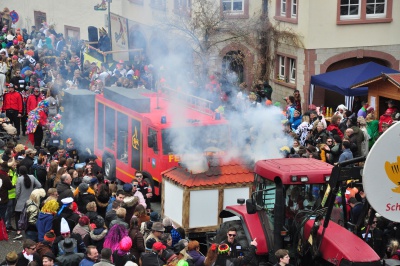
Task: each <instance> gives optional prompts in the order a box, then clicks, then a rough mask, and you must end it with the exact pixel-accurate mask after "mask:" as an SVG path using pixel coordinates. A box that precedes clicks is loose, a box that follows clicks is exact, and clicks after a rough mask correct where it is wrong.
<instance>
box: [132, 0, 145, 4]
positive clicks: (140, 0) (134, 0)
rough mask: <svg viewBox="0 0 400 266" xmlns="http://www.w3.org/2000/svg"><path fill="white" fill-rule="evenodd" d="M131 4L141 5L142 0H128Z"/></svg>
mask: <svg viewBox="0 0 400 266" xmlns="http://www.w3.org/2000/svg"><path fill="white" fill-rule="evenodd" d="M129 2H131V3H132V4H137V5H143V0H129Z"/></svg>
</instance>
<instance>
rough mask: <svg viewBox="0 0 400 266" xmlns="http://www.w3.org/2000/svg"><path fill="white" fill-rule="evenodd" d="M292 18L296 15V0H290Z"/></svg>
mask: <svg viewBox="0 0 400 266" xmlns="http://www.w3.org/2000/svg"><path fill="white" fill-rule="evenodd" d="M291 16H292V18H296V17H297V0H292V14H291Z"/></svg>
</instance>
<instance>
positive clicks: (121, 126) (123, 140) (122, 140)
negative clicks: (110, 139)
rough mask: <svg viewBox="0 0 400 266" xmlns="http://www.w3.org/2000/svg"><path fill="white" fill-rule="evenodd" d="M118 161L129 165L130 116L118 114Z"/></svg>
mask: <svg viewBox="0 0 400 266" xmlns="http://www.w3.org/2000/svg"><path fill="white" fill-rule="evenodd" d="M117 130H118V132H117V134H118V137H117V141H116V144H117V159H118V160H120V161H121V162H123V163H126V164H127V163H128V116H127V115H125V114H123V113H120V112H117Z"/></svg>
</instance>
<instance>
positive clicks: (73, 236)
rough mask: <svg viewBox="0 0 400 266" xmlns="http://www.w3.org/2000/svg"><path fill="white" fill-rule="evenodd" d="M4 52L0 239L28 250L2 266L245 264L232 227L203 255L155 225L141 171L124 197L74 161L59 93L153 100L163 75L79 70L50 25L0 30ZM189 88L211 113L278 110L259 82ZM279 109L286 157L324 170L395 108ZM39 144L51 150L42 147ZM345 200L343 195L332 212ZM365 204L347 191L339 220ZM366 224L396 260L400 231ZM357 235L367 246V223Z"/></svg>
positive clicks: (141, 60)
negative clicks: (6, 129) (114, 90)
mask: <svg viewBox="0 0 400 266" xmlns="http://www.w3.org/2000/svg"><path fill="white" fill-rule="evenodd" d="M107 38H108V37H107V32H106V31H105V30H104V29H101V30H100V40H99V50H100V51H107V50H108V49H109V39H107ZM0 42H1V45H2V49H1V50H0V97H2V101H3V104H2V113H5V117H7V118H8V119H9V120H10V124H11V125H13V126H14V127H15V129H16V134H15V137H14V141H13V140H7V141H3V140H0V146H2V149H3V150H4V152H3V154H2V156H1V160H0V218H1V223H0V227H1V228H0V229H2V230H0V231H1V232H0V237H1V238H0V240H6V238H7V237H8V236H10V238H11V235H13V237H12V238H13V239H14V240H23V244H22V249H21V250H19V251H13V252H10V253H8V254H7V256H6V258H4V261H3V262H2V263H0V265H18V266H26V265H31V266H32V265H40V266H41V265H43V266H49V265H58V266H69V265H71V266H76V265H80V266H88V265H116V266H123V265H136V264H139V265H144V266H148V265H149V266H150V265H157V266H159V265H179V266H186V265H190V266H203V265H204V266H212V265H220V266H225V265H232V264H234V265H249V264H252V260H253V259H254V257H255V249H256V247H257V241H256V239H255V240H253V241H252V242H251V243H250V248H249V250H248V251H247V252H245V254H240V255H239V251H237V250H236V248H235V247H236V246H238V243H237V241H236V240H235V237H236V235H237V231H236V228H229V229H228V232H227V234H226V240H225V241H223V242H222V243H219V244H212V245H211V246H210V247H209V249H208V252H207V254H206V256H204V255H203V254H202V253H201V252H200V243H199V242H198V241H195V240H189V239H187V237H186V235H185V231H184V229H183V228H179V227H178V228H175V227H174V225H173V223H172V221H171V219H170V218H168V217H163V218H161V217H160V215H159V214H158V213H156V212H154V211H153V210H152V208H151V199H152V198H153V188H152V187H151V185H150V183H149V182H148V181H147V180H146V178H145V176H144V173H143V172H141V171H137V172H136V173H135V179H133V180H132V182H131V183H126V184H124V185H123V186H122V187H121V186H118V185H117V184H115V183H113V182H109V181H108V180H105V179H104V176H103V174H102V169H101V168H100V167H99V166H98V165H97V163H96V159H97V157H96V156H95V155H93V154H83V153H80V152H81V151H79V150H78V149H77V148H76V147H75V140H74V139H71V138H64V137H63V136H61V135H60V131H61V129H62V126H61V122H60V121H61V116H60V114H59V108H60V105H61V98H60V97H59V95H60V92H61V91H62V90H72V89H87V90H90V91H93V92H95V93H102V92H103V89H104V87H105V86H118V87H125V88H144V89H149V90H158V89H162V88H163V86H167V82H168V81H167V80H166V79H165V77H164V76H163V70H162V69H160V70H159V71H157V73H156V71H155V69H154V67H153V66H152V65H151V64H150V62H148V60H147V59H146V58H145V57H144V56H137V57H135V60H134V62H131V63H127V62H123V61H120V62H118V63H116V64H112V65H109V64H105V63H101V64H100V63H98V62H89V61H84V60H83V58H82V57H81V54H82V49H83V46H82V43H81V42H79V41H77V40H72V41H71V42H70V44H68V45H67V43H66V40H65V39H64V37H63V35H62V34H60V33H57V32H55V30H54V27H53V26H52V25H47V24H46V23H43V24H42V27H41V28H40V29H37V28H36V27H35V26H32V29H31V32H30V33H29V32H28V31H27V30H26V29H18V28H17V29H12V28H10V27H8V26H7V25H3V28H2V33H1V34H0ZM82 61H84V62H82ZM164 74H165V73H164ZM169 81H170V80H169ZM170 82H172V81H170ZM169 85H171V84H169ZM188 85H189V86H191V87H192V89H193V90H194V91H195V92H197V93H198V95H199V96H205V97H206V98H208V99H209V100H211V101H213V103H214V106H212V108H213V109H215V108H218V107H219V106H221V105H225V106H229V108H227V109H228V110H229V109H235V110H237V111H246V110H249V109H250V108H261V106H271V105H275V106H277V107H280V108H281V106H280V104H279V102H276V103H275V104H273V102H272V99H271V95H272V87H271V86H270V85H269V84H268V82H258V83H257V84H256V85H255V86H254V87H252V88H251V89H250V88H248V87H249V86H248V85H247V84H245V83H242V84H240V86H238V88H237V90H232V89H231V88H230V84H229V82H228V79H226V78H223V77H221V76H219V74H218V73H216V74H215V75H211V76H210V77H209V81H208V83H207V84H206V86H204V87H205V88H202V89H198V88H200V87H201V86H199V85H198V84H195V83H194V82H191V83H189V84H188ZM200 91H201V92H200ZM203 92H204V93H203ZM285 101H286V103H287V106H286V107H282V112H283V113H282V116H283V117H284V118H285V122H284V124H283V131H284V133H285V134H287V135H288V136H290V137H291V138H292V139H293V145H292V146H291V147H284V148H282V153H283V154H284V156H286V157H291V158H301V157H307V158H316V159H319V160H322V161H324V162H327V163H330V164H335V163H338V162H342V161H345V160H348V159H351V158H354V157H358V156H366V155H367V154H368V152H369V149H370V148H371V147H372V145H373V144H374V142H375V141H376V140H377V139H378V138H379V136H380V135H381V134H382V133H383V132H384V131H385V130H386V129H387V128H388V127H390V126H391V125H392V124H393V123H394V122H396V121H397V120H398V119H399V117H400V113H399V112H398V109H397V107H396V103H395V102H394V101H392V100H390V101H388V102H387V104H388V109H387V110H386V112H385V113H384V114H383V115H382V116H381V117H379V118H376V117H375V116H374V114H375V110H374V109H373V108H371V107H370V106H369V105H368V103H367V102H362V101H360V100H358V99H356V100H355V102H354V104H353V108H352V110H348V109H347V108H346V107H345V106H344V105H339V106H338V107H337V109H336V112H335V113H334V114H333V115H332V116H331V117H329V119H328V118H327V117H325V116H324V112H323V110H322V109H320V108H318V107H316V106H314V105H310V106H309V107H308V108H302V106H301V97H300V92H299V91H298V90H295V91H294V94H293V95H290V96H288V97H286V98H285ZM305 109H307V111H306V112H304V111H305ZM26 134H28V136H29V140H30V141H31V143H32V145H31V146H32V147H33V148H28V147H26V145H23V144H21V143H19V144H18V140H19V138H20V135H26ZM46 135H48V136H49V138H52V139H53V140H54V139H56V140H57V141H58V142H53V146H51V145H46V147H45V145H44V142H46V141H44V139H45V138H46ZM54 143H58V144H54ZM64 144H65V145H64ZM340 200H341V197H340V196H338V197H337V202H336V203H338V204H339V203H340V202H339V201H340ZM364 202H365V195H364V193H363V192H362V190H358V189H357V188H352V189H351V190H350V191H349V197H348V202H347V206H348V208H347V209H345V210H342V212H343V211H346V212H348V214H349V215H348V216H347V217H350V222H353V223H356V221H357V218H358V217H359V215H360V211H361V209H362V205H363V203H364ZM303 203H304V199H301V198H298V199H297V206H298V208H299V209H302V208H305V207H306V206H304V205H303ZM338 208H339V209H340V207H338ZM339 220H340V217H339ZM373 221H374V223H373V224H372V227H371V230H370V231H369V233H368V236H367V243H368V244H369V245H371V247H372V248H373V249H374V250H375V251H376V252H377V254H379V255H380V256H381V257H382V258H383V257H387V258H396V259H399V254H400V252H399V251H398V249H399V243H398V241H399V240H400V227H399V226H398V224H397V223H395V222H390V221H387V220H385V219H384V218H383V217H380V216H379V215H376V217H374V219H373ZM338 222H340V221H338ZM357 230H358V231H357V232H356V233H358V234H359V235H360V237H365V236H363V234H364V235H365V228H364V223H362V224H361V226H360V227H359V228H358V229H357ZM276 257H277V260H278V261H279V263H280V265H286V264H288V263H289V255H288V252H287V251H285V250H278V251H277V252H276ZM1 261H2V260H0V262H1ZM227 261H229V263H228V262H227Z"/></svg>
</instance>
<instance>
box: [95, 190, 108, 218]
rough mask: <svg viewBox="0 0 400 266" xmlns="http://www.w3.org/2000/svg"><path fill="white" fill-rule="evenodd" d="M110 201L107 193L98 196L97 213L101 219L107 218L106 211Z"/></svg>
mask: <svg viewBox="0 0 400 266" xmlns="http://www.w3.org/2000/svg"><path fill="white" fill-rule="evenodd" d="M109 200H110V196H109V195H108V194H107V193H104V194H103V195H98V196H97V197H96V205H97V213H98V214H99V215H100V216H101V217H104V216H106V209H107V206H108V201H109Z"/></svg>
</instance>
